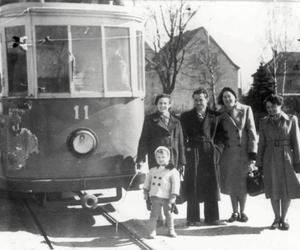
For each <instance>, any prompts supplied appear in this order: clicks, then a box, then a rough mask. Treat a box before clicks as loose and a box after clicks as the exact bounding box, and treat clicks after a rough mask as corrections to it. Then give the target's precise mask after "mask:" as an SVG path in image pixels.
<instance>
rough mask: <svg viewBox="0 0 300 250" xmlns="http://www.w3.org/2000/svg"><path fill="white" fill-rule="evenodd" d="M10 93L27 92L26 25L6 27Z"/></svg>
mask: <svg viewBox="0 0 300 250" xmlns="http://www.w3.org/2000/svg"><path fill="white" fill-rule="evenodd" d="M5 39H6V41H7V43H6V52H7V71H8V85H9V87H8V91H9V94H16V93H23V94H26V93H27V85H28V83H27V61H26V54H27V44H26V36H25V27H24V26H15V27H7V28H5Z"/></svg>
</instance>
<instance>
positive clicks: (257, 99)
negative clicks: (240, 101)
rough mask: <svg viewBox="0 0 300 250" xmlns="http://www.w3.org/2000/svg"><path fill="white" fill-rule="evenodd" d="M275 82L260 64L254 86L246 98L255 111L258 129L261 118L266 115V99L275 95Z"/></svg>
mask: <svg viewBox="0 0 300 250" xmlns="http://www.w3.org/2000/svg"><path fill="white" fill-rule="evenodd" d="M274 85H275V83H274V80H273V78H272V76H271V74H270V73H269V72H268V71H267V70H266V68H265V66H264V65H263V64H262V63H260V66H259V68H258V69H257V71H256V73H255V74H254V75H253V84H252V87H251V89H250V90H249V92H248V94H247V96H246V97H245V103H246V104H248V105H250V106H251V107H252V109H253V113H254V118H255V123H256V125H257V127H258V122H259V118H261V117H263V116H264V115H265V114H266V110H265V106H264V103H263V101H264V99H265V98H266V97H267V96H269V95H270V94H272V93H274V92H275V91H274Z"/></svg>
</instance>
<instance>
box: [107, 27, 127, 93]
mask: <svg viewBox="0 0 300 250" xmlns="http://www.w3.org/2000/svg"><path fill="white" fill-rule="evenodd" d="M104 33H105V50H106V76H107V77H106V78H107V90H108V91H131V75H130V47H129V29H128V28H119V27H105V28H104Z"/></svg>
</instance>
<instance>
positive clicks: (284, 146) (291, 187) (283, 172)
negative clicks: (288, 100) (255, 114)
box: [256, 95, 300, 230]
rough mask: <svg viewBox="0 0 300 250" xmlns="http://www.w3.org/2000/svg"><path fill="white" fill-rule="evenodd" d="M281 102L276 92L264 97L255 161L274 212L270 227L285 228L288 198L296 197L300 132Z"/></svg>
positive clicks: (299, 185)
mask: <svg viewBox="0 0 300 250" xmlns="http://www.w3.org/2000/svg"><path fill="white" fill-rule="evenodd" d="M282 103H283V100H282V98H281V97H279V96H276V95H271V96H269V97H267V98H266V100H265V105H266V109H267V111H268V114H269V116H267V117H265V118H263V119H262V120H261V122H260V128H259V143H258V153H257V162H256V165H257V166H258V167H259V168H260V169H262V170H263V173H264V184H265V194H266V197H267V198H271V204H272V207H273V211H274V214H275V220H274V222H273V224H272V225H271V227H270V228H271V229H275V228H279V229H282V230H288V229H289V224H288V223H287V222H286V220H285V218H286V214H287V211H288V208H289V205H290V202H291V199H294V198H300V184H299V181H298V179H297V176H296V173H295V170H296V171H297V172H299V170H300V133H299V127H298V119H297V117H296V116H292V115H287V114H286V113H284V112H283V111H282V110H281V106H282ZM280 206H281V213H280Z"/></svg>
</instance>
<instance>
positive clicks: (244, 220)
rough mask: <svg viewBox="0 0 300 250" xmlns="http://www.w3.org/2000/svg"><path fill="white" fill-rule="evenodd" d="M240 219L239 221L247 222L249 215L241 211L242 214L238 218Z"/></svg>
mask: <svg viewBox="0 0 300 250" xmlns="http://www.w3.org/2000/svg"><path fill="white" fill-rule="evenodd" d="M238 221H239V222H247V221H248V217H247V215H246V214H244V213H241V215H240V216H239V218H238Z"/></svg>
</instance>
